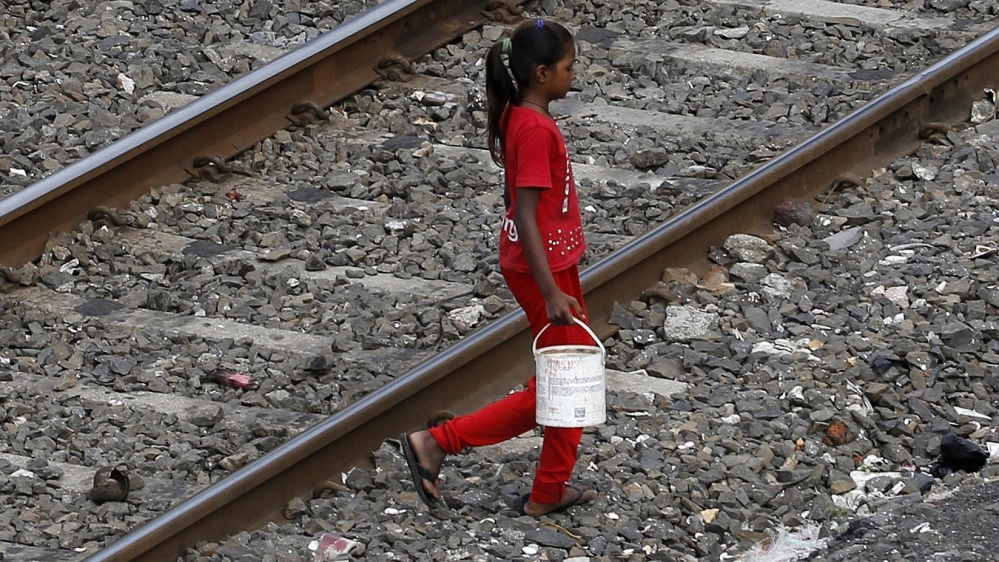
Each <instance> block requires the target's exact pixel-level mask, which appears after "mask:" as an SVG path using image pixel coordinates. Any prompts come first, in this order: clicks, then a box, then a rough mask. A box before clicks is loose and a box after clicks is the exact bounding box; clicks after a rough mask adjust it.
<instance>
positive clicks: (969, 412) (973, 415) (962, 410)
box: [954, 406, 992, 421]
mask: <svg viewBox="0 0 999 562" xmlns="http://www.w3.org/2000/svg"><path fill="white" fill-rule="evenodd" d="M954 411H955V412H957V415H959V416H967V417H969V418H978V419H981V420H989V421H991V420H992V418H991V417H990V416H986V415H985V414H983V413H981V412H976V411H974V410H969V409H967V408H962V407H960V406H954Z"/></svg>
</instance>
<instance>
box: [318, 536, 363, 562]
mask: <svg viewBox="0 0 999 562" xmlns="http://www.w3.org/2000/svg"><path fill="white" fill-rule="evenodd" d="M362 548H363V547H362V545H361V543H359V542H357V541H352V540H350V539H347V538H344V537H341V536H338V535H334V534H331V533H326V534H325V535H323V536H322V538H321V539H319V540H318V541H312V542H311V543H309V550H310V551H312V554H313V559H314V560H316V561H317V562H320V561H326V560H339V559H342V558H347V557H348V556H350V553H352V552H354V551H359V550H361V549H362Z"/></svg>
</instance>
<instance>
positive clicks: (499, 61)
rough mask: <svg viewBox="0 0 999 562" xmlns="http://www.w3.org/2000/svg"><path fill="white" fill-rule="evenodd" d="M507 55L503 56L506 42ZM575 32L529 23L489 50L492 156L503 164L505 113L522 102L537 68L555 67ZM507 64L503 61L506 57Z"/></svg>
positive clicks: (542, 22)
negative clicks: (512, 105)
mask: <svg viewBox="0 0 999 562" xmlns="http://www.w3.org/2000/svg"><path fill="white" fill-rule="evenodd" d="M506 41H509V43H508V45H507V49H506V50H507V51H508V52H507V53H504V52H503V51H504V43H505V42H506ZM572 44H573V43H572V33H570V32H569V30H568V29H566V28H565V27H563V26H562V25H560V24H558V23H555V22H552V21H548V20H542V19H537V20H529V21H526V22H524V23H523V24H521V25H520V26H519V27H517V29H515V30H514V32H513V35H512V36H511V37H510V38H509V39H503V40H500V41H498V42H496V44H494V45H493V46H492V47H490V48H489V53H488V54H487V55H486V99H487V100H488V102H489V153H490V154H491V155H492V157H493V161H494V162H496V163H497V164H499V165H501V166H502V165H503V149H504V148H505V146H506V139H505V138H504V131H503V128H504V127H503V123H502V122H501V121H502V119H503V112H504V110H506V106H507V105H509V104H511V103H519V102H520V100H521V97H522V96H523V92H524V90H526V89H527V87H528V86H529V85H530V84H531V77H532V76H533V75H534V71H535V69H536V68H537V67H538V66H545V67H548V68H552V69H554V68H555V65H557V64H558V62H559V61H561V60H562V59H563V58H565V55H566V53H568V52H569V49H570V48H571V47H572ZM504 54H506V55H507V57H508V61H509V62H508V63H504V62H503V55H504Z"/></svg>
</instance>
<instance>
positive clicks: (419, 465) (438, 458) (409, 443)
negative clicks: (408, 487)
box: [402, 431, 447, 505]
mask: <svg viewBox="0 0 999 562" xmlns="http://www.w3.org/2000/svg"><path fill="white" fill-rule="evenodd" d="M402 438H403V439H405V440H406V442H404V443H403V452H404V453H406V457H407V458H406V462H407V464H409V469H410V473H411V475H412V476H413V484H415V485H416V486H420V487H421V488H422V489H417V493H418V494H419V495H420V498H421V499H422V500H423V501H424V502H425V503H427V504H428V505H429V504H430V502H429V501H428V498H432V499H434V500H436V501H440V497H441V494H440V491H439V490H438V489H437V481H438V475H439V474H440V471H441V465H442V464H443V463H444V457H445V456H447V455H446V454H445V453H444V449H441V446H440V445H439V444H438V443H437V440H436V439H434V436H433V435H430V432H429V431H417V432H416V433H409V434H406V433H403V434H402ZM407 449H408V450H407ZM410 453H412V457H411V458H410ZM414 463H415V464H414Z"/></svg>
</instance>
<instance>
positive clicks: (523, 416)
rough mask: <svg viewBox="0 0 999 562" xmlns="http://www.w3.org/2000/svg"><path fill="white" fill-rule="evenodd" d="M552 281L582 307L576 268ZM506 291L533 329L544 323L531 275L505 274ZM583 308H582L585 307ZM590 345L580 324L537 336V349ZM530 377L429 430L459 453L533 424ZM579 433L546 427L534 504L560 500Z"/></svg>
mask: <svg viewBox="0 0 999 562" xmlns="http://www.w3.org/2000/svg"><path fill="white" fill-rule="evenodd" d="M554 276H555V282H556V283H557V284H558V286H559V288H561V289H562V291H563V292H565V293H566V294H569V295H572V296H573V297H575V298H576V300H578V301H579V304H580V305H581V306H582V305H583V291H582V289H581V288H580V285H579V269H578V268H577V267H576V266H573V267H571V268H570V269H567V270H565V271H559V272H557V273H554ZM503 278H504V279H505V280H506V284H507V286H508V287H509V288H510V292H512V293H513V296H514V298H516V299H517V303H519V304H520V306H521V308H523V309H524V312H525V313H526V314H527V319H528V321H529V322H530V324H531V332H532V333H533V334H534V336H535V337H537V335H538V332H540V331H541V329H542V328H544V327H545V326H547V325H548V310H547V308H546V306H545V299H544V298H543V297H542V296H541V290H540V289H539V287H538V284H537V282H536V281H535V280H534V277H533V276H532V275H531V274H529V273H514V272H510V271H504V272H503ZM584 310H585V308H584ZM571 344H582V345H586V344H590V345H592V344H593V339H592V338H591V337H590V336H589V335H588V334H587V333H586V332H585V331H584V330H583V329H582V328H580V327H579V326H552V327H550V328H548V329H547V330H545V332H544V334H542V335H541V338H540V339H539V340H538V347H539V348H540V347H547V346H550V345H571ZM535 392H536V382H535V380H534V377H531V380H529V381H528V382H527V388H526V389H525V390H522V391H520V392H514V393H513V394H508V395H507V396H506V397H504V398H501V399H499V400H497V401H496V402H493V403H492V404H489V405H488V406H485V407H484V408H482V409H480V410H478V411H477V412H473V413H471V414H467V415H464V416H460V417H457V418H455V419H453V420H450V421H448V422H446V423H445V424H443V425H440V426H437V427H434V428H431V429H430V434H431V435H433V436H434V438H435V439H436V440H437V443H439V444H440V446H441V448H442V449H444V452H445V453H448V454H456V453H460V452H461V451H462V450H464V449H465V448H466V447H481V446H484V445H493V444H496V443H499V442H502V441H506V440H507V439H510V438H513V437H516V436H518V435H520V434H522V433H524V432H526V431H529V430H531V429H534V428H535V427H537V425H538V423H537V421H535V417H534V415H535V403H534V402H535ZM582 436H583V429H582V428H580V427H546V428H545V430H544V443H543V444H542V446H541V458H540V461H539V463H538V471H537V474H536V475H535V476H534V486H533V487H532V488H531V500H532V501H535V502H537V503H557V502H558V501H559V500H561V499H562V493H563V492H564V491H565V483H566V482H567V481H568V480H569V478H570V477H571V476H572V469H573V467H574V466H575V464H576V450H577V448H578V447H579V440H580V439H581V438H582Z"/></svg>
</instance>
